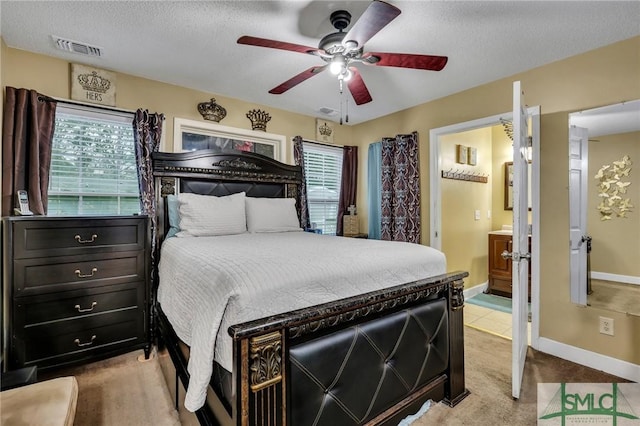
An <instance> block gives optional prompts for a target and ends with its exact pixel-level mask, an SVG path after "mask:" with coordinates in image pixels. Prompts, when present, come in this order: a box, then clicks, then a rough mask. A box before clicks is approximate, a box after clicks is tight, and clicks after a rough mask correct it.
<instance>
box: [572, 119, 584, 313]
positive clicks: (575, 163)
mask: <svg viewBox="0 0 640 426" xmlns="http://www.w3.org/2000/svg"><path fill="white" fill-rule="evenodd" d="M588 147H589V131H588V130H587V129H584V128H582V127H576V126H571V127H569V238H570V250H571V256H570V260H569V268H570V269H569V273H570V276H571V278H570V281H571V302H573V303H577V304H579V305H586V304H587V244H586V243H585V238H586V236H587V184H588V182H587V173H588V168H589V163H588V158H589V157H588V153H589V152H588Z"/></svg>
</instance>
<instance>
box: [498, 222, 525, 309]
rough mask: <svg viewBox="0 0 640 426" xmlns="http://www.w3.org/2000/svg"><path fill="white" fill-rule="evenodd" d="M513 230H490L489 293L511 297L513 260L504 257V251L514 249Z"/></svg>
mask: <svg viewBox="0 0 640 426" xmlns="http://www.w3.org/2000/svg"><path fill="white" fill-rule="evenodd" d="M512 239H513V235H512V231H510V230H501V231H491V232H489V286H488V287H487V293H490V294H496V295H498V296H506V297H511V293H512V290H511V287H512V282H511V271H512V261H511V259H510V258H508V259H505V258H503V257H502V252H504V251H505V250H506V251H507V252H511V251H513V250H512ZM529 253H531V235H529ZM527 293H528V295H529V300H531V264H529V280H528V290H527Z"/></svg>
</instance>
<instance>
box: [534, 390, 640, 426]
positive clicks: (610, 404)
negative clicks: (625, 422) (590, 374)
mask: <svg viewBox="0 0 640 426" xmlns="http://www.w3.org/2000/svg"><path fill="white" fill-rule="evenodd" d="M543 385H548V384H547V383H540V384H538V403H540V402H541V386H543ZM554 385H557V384H554ZM631 385H633V384H631ZM609 386H610V387H609ZM636 386H637V385H636ZM572 389H573V391H569V390H567V384H566V383H560V387H559V389H558V390H557V391H556V392H555V394H553V397H551V399H550V400H548V401H549V402H548V404H547V406H546V407H545V409H544V410H543V411H542V413H541V415H540V416H539V417H538V419H539V420H549V419H554V418H558V419H559V420H560V421H561V424H562V426H565V424H566V422H567V420H571V423H592V422H593V420H595V419H596V417H595V416H598V418H600V419H601V420H605V419H606V418H609V420H610V421H611V422H612V423H611V424H613V425H614V426H616V425H617V423H618V419H630V420H638V419H639V418H638V417H637V416H636V414H635V412H634V411H633V408H632V406H631V404H630V403H629V401H628V400H627V398H626V397H625V395H624V394H623V393H622V391H621V390H620V387H619V385H618V384H617V383H612V384H610V385H609V384H594V383H585V384H573V386H572ZM634 405H635V404H634ZM636 408H637V407H636ZM539 414H540V413H539ZM601 416H604V417H601ZM607 423H609V421H607ZM634 423H635V422H634ZM539 424H540V422H539Z"/></svg>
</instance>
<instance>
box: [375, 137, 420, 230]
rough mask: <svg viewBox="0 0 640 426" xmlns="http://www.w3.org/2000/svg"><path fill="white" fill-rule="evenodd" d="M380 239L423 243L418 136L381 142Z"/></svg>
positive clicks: (387, 139) (386, 139)
mask: <svg viewBox="0 0 640 426" xmlns="http://www.w3.org/2000/svg"><path fill="white" fill-rule="evenodd" d="M381 182H382V202H381V206H382V215H381V216H382V219H381V224H382V225H381V230H380V238H381V239H382V240H391V241H407V242H410V243H420V172H419V158H418V133H417V132H413V133H412V134H410V135H398V136H396V137H395V139H392V138H384V139H382V178H381Z"/></svg>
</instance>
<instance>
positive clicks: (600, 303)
mask: <svg viewBox="0 0 640 426" xmlns="http://www.w3.org/2000/svg"><path fill="white" fill-rule="evenodd" d="M591 288H592V289H593V293H591V294H590V295H589V296H588V297H587V301H588V304H589V305H590V306H593V307H594V308H601V309H607V310H611V311H616V312H624V313H628V314H631V315H640V285H636V284H625V283H619V282H613V281H604V280H591Z"/></svg>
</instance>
